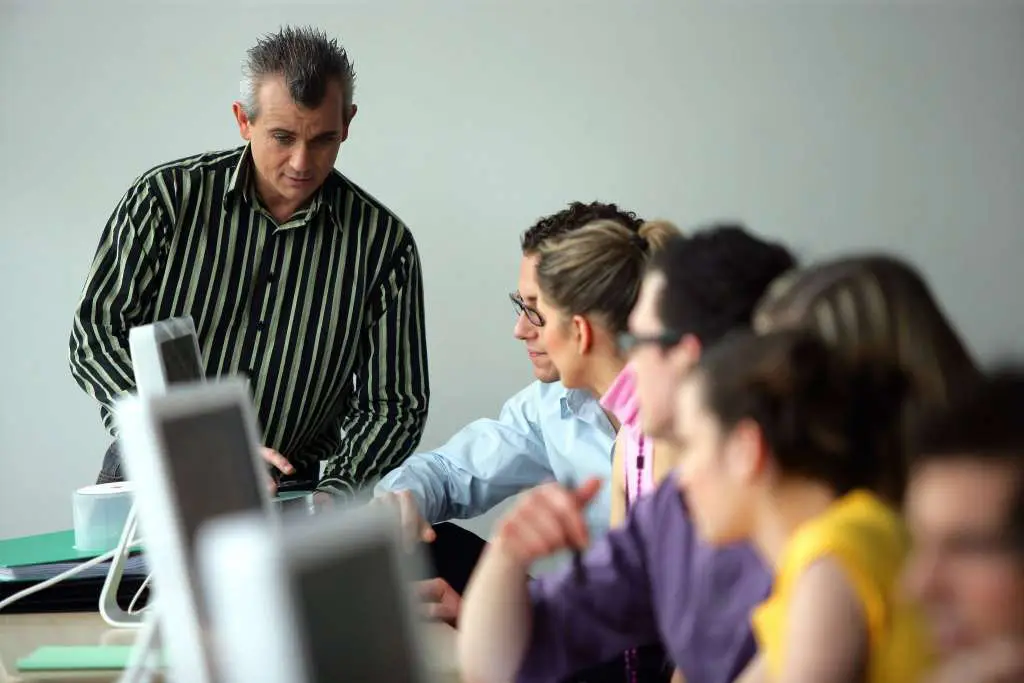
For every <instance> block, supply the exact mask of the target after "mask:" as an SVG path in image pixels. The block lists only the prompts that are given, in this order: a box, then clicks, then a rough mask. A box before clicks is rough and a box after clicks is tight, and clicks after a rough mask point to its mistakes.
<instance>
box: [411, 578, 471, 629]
mask: <svg viewBox="0 0 1024 683" xmlns="http://www.w3.org/2000/svg"><path fill="white" fill-rule="evenodd" d="M416 593H417V595H419V597H420V600H422V601H423V615H424V616H425V617H427V618H428V619H436V620H438V621H443V622H445V623H446V624H448V625H449V626H452V627H454V626H456V625H457V624H458V621H459V609H460V608H461V607H462V596H461V595H459V594H458V593H456V592H455V590H454V589H453V588H452V587H451V586H449V585H448V582H447V581H445V580H444V579H441V578H437V579H427V580H426V581H417V582H416Z"/></svg>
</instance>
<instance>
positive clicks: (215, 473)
mask: <svg viewBox="0 0 1024 683" xmlns="http://www.w3.org/2000/svg"><path fill="white" fill-rule="evenodd" d="M161 432H162V434H161V436H162V437H163V440H164V443H165V444H166V446H167V466H168V470H169V475H170V480H171V482H170V483H171V491H172V492H173V495H174V497H175V503H176V504H177V507H178V510H179V512H178V514H179V515H180V518H181V522H182V526H183V529H182V531H183V532H184V537H185V538H184V541H185V553H186V561H187V562H188V566H189V572H190V573H191V574H192V576H193V579H194V578H195V566H196V565H195V540H196V534H197V533H198V531H199V528H200V526H202V525H203V524H204V523H205V522H206V521H208V520H210V519H212V518H213V517H219V516H221V515H226V514H232V513H238V512H247V511H250V510H258V509H259V508H260V507H261V505H262V498H261V494H262V492H261V490H260V488H259V487H260V486H262V485H263V483H262V482H261V481H260V480H259V475H258V472H257V470H256V469H255V467H254V465H253V456H252V451H251V450H250V448H251V445H250V443H249V439H248V434H247V433H246V425H245V419H244V417H243V414H242V409H241V407H239V406H228V407H224V408H220V409H218V410H215V411H209V412H204V413H201V414H196V415H188V416H183V417H175V418H168V419H165V420H163V421H162V422H161Z"/></svg>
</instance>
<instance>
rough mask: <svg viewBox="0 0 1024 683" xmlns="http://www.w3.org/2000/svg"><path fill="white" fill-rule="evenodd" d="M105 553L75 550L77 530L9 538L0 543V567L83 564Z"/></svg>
mask: <svg viewBox="0 0 1024 683" xmlns="http://www.w3.org/2000/svg"><path fill="white" fill-rule="evenodd" d="M102 554H103V553H101V552H98V551H87V550H75V530H74V529H65V530H64V531H53V532H51V533H48V534H37V535H35V536H22V537H21V538H8V539H5V540H2V541H0V567H7V568H13V567H25V566H27V565H32V564H53V563H55V562H81V561H82V560H91V559H92V558H94V557H97V556H98V555H102Z"/></svg>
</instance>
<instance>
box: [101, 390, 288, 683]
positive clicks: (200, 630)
mask: <svg viewBox="0 0 1024 683" xmlns="http://www.w3.org/2000/svg"><path fill="white" fill-rule="evenodd" d="M117 422H118V427H119V429H120V433H121V446H122V457H123V458H124V464H125V468H126V470H127V474H128V479H129V480H130V481H131V482H132V485H133V488H134V497H135V514H136V515H137V517H138V525H139V530H140V532H141V536H142V545H143V547H144V548H145V552H146V557H147V563H148V565H149V568H150V571H151V572H152V576H153V585H154V597H155V601H154V602H155V606H154V609H155V610H156V611H157V614H158V617H159V620H160V626H161V637H162V639H163V642H164V644H165V654H166V657H167V660H168V666H169V667H170V668H171V671H172V674H173V676H172V678H173V680H180V681H190V682H194V683H213V682H214V680H215V678H214V676H215V673H214V669H213V664H212V658H211V656H210V652H209V649H208V648H209V646H208V644H207V643H206V637H205V635H204V633H205V632H206V624H207V619H206V615H207V611H206V606H205V604H204V602H203V598H202V594H201V592H200V591H199V590H198V582H197V563H196V538H197V534H198V532H199V529H200V528H201V527H202V526H203V524H205V523H206V522H208V521H210V520H211V519H215V518H217V517H220V516H222V515H231V514H237V513H241V512H250V513H253V514H257V515H260V516H263V515H267V514H268V511H269V509H270V508H269V499H268V491H267V487H266V483H265V476H266V475H265V467H264V465H263V462H262V459H261V457H260V454H259V448H258V444H259V443H260V440H259V438H258V436H257V428H256V420H255V417H254V411H253V408H252V402H251V399H250V397H249V393H248V385H247V383H246V382H245V381H244V380H242V379H239V378H229V379H223V380H218V381H216V382H209V383H208V382H193V383H187V384H180V385H174V386H172V387H170V388H169V389H168V391H167V393H166V394H162V395H142V396H128V397H126V398H124V399H123V400H122V401H121V402H120V403H119V405H118V408H117Z"/></svg>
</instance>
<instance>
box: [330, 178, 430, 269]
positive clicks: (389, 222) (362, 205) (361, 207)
mask: <svg viewBox="0 0 1024 683" xmlns="http://www.w3.org/2000/svg"><path fill="white" fill-rule="evenodd" d="M324 190H325V191H326V200H327V202H328V203H329V204H330V206H331V209H332V210H333V211H334V212H335V216H336V218H337V219H338V221H339V223H340V224H341V225H343V226H344V227H345V228H346V229H351V228H355V229H358V230H360V231H361V232H362V233H363V234H365V235H366V236H367V238H369V239H374V238H379V237H381V236H384V237H385V238H386V239H387V240H388V241H389V242H392V243H393V244H395V245H404V246H405V247H406V248H408V249H412V250H413V251H415V250H416V242H415V240H414V239H413V236H412V233H411V232H410V230H409V228H408V227H407V226H406V224H405V222H404V221H402V219H401V218H399V216H398V215H397V214H396V213H395V212H394V211H392V210H391V209H389V208H388V207H387V206H386V205H385V204H384V203H383V202H381V201H380V200H378V199H377V198H376V197H374V196H373V195H371V194H370V193H369V192H367V191H366V190H364V189H363V188H362V187H360V186H359V185H357V184H356V183H354V182H353V181H352V180H350V179H349V178H348V177H347V176H346V175H344V174H343V173H342V172H341V171H338V170H337V169H335V170H334V171H332V172H331V174H330V175H329V176H328V177H327V180H326V181H324ZM353 224H354V225H353ZM381 232H383V233H384V235H380V233H381Z"/></svg>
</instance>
